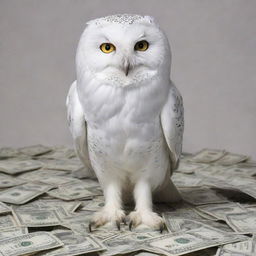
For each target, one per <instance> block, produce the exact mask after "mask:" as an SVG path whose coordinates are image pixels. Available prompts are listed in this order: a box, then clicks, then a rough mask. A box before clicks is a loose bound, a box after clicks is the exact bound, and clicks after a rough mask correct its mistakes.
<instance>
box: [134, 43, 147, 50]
mask: <svg viewBox="0 0 256 256" xmlns="http://www.w3.org/2000/svg"><path fill="white" fill-rule="evenodd" d="M147 49H148V42H147V41H146V40H142V41H139V42H137V43H136V44H135V46H134V50H135V51H146V50H147Z"/></svg>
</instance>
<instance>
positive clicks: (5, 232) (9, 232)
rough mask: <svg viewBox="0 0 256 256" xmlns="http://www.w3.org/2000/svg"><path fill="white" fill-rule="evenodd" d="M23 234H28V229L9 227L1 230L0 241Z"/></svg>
mask: <svg viewBox="0 0 256 256" xmlns="http://www.w3.org/2000/svg"><path fill="white" fill-rule="evenodd" d="M25 234H28V229H27V228H26V227H11V228H7V229H1V232H0V240H3V239H5V238H11V237H16V236H21V235H25Z"/></svg>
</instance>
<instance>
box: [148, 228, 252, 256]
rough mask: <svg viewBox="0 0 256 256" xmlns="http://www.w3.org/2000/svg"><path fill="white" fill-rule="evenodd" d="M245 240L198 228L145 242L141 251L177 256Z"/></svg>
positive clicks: (225, 233) (212, 229)
mask: <svg viewBox="0 0 256 256" xmlns="http://www.w3.org/2000/svg"><path fill="white" fill-rule="evenodd" d="M245 239H247V238H245V237H244V236H237V235H235V234H231V233H227V232H223V231H220V230H218V229H215V228H212V227H210V228H209V227H207V228H206V227H205V226H200V227H199V228H196V229H193V230H189V231H187V232H183V231H181V232H175V233H173V234H168V235H164V236H161V237H157V238H152V239H148V240H145V241H144V243H143V249H144V250H146V251H150V252H157V253H162V254H164V255H169V256H174V255H177V256H178V255H184V254H188V253H191V252H194V251H198V250H202V249H206V248H210V247H214V246H218V245H222V244H227V243H232V242H236V241H241V240H245Z"/></svg>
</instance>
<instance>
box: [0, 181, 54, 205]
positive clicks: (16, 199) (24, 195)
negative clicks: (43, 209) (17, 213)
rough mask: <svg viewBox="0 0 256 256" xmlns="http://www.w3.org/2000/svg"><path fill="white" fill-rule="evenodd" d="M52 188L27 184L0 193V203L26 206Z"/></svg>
mask: <svg viewBox="0 0 256 256" xmlns="http://www.w3.org/2000/svg"><path fill="white" fill-rule="evenodd" d="M51 188H52V186H51V185H46V184H40V183H26V184H23V185H19V186H16V187H12V188H9V189H6V190H4V191H2V192H0V201H2V202H6V203H10V204H24V203H26V202H28V201H30V200H32V199H34V198H36V197H37V196H39V195H41V194H43V193H45V192H46V191H48V190H49V189H51Z"/></svg>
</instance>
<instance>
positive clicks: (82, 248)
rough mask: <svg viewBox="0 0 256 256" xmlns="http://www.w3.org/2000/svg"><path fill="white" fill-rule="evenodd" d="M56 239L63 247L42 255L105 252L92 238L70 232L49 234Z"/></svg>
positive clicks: (59, 255) (97, 241) (63, 231)
mask: <svg viewBox="0 0 256 256" xmlns="http://www.w3.org/2000/svg"><path fill="white" fill-rule="evenodd" d="M51 233H52V234H53V235H54V236H56V237H58V238H59V239H60V240H61V241H62V242H63V244H64V246H63V247H61V248H59V249H57V250H54V251H51V252H48V253H42V255H45V256H75V255H85V254H88V253H92V252H100V251H103V250H105V249H106V248H105V246H104V245H103V244H102V243H101V242H100V241H99V240H98V239H96V238H95V237H94V236H91V235H86V236H84V235H80V234H75V233H74V232H72V231H70V230H54V231H52V232H51Z"/></svg>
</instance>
